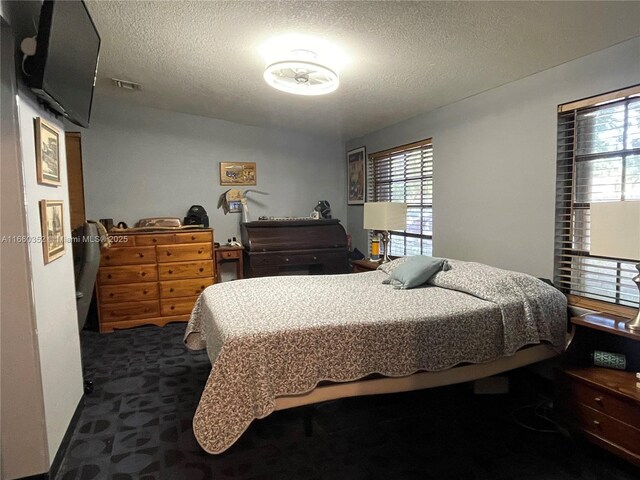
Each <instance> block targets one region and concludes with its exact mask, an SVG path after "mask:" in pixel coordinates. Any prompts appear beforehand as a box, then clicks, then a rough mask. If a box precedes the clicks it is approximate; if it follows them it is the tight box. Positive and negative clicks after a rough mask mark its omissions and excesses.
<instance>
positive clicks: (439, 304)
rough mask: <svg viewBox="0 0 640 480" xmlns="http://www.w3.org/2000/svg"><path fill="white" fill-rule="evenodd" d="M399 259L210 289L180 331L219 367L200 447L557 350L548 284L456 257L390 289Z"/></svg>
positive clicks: (201, 416) (205, 403)
mask: <svg viewBox="0 0 640 480" xmlns="http://www.w3.org/2000/svg"><path fill="white" fill-rule="evenodd" d="M394 262H396V263H394ZM394 262H391V263H390V264H387V265H386V266H385V271H383V270H380V269H379V270H376V271H372V272H367V273H359V274H351V275H325V276H281V277H264V278H253V279H247V280H240V281H235V282H226V283H220V284H216V285H213V286H211V287H208V288H207V289H206V290H205V291H204V292H203V293H202V295H201V296H200V297H199V299H198V301H197V302H196V305H195V307H194V309H193V313H192V315H191V319H190V321H189V323H188V324H187V328H186V332H185V343H186V345H187V347H188V348H190V349H194V350H198V349H204V348H206V349H207V353H208V356H209V358H210V360H211V364H212V369H211V373H210V375H209V378H208V380H207V383H206V385H205V387H204V391H203V393H202V396H201V399H200V402H199V404H198V407H197V409H196V413H195V416H194V419H193V429H194V434H195V436H196V439H197V440H198V442H199V443H200V445H201V446H202V448H203V449H204V450H205V451H207V452H209V453H221V452H223V451H225V450H226V449H227V448H229V447H230V446H231V445H232V444H233V443H234V442H235V441H236V440H237V439H238V438H239V437H240V435H242V433H243V432H244V431H245V430H246V428H247V427H248V426H249V424H250V423H251V422H252V421H253V420H254V419H258V418H264V417H266V416H267V415H269V414H270V413H272V412H273V411H275V410H279V409H284V408H291V407H295V406H300V405H305V404H311V403H316V402H320V401H325V400H330V399H335V398H341V397H347V396H354V395H368V394H377V393H388V392H397V391H407V390H415V389H419V388H428V387H433V386H439V385H447V384H452V383H459V382H465V381H469V380H474V379H477V378H483V377H487V376H490V375H493V374H496V373H500V372H503V371H507V370H510V369H513V368H518V367H521V366H524V365H527V364H530V363H534V362H538V361H541V360H544V359H546V358H551V357H553V356H554V355H557V354H558V353H560V352H561V351H562V348H563V345H564V337H565V332H566V324H567V303H566V299H565V297H564V295H563V294H561V293H560V292H559V291H558V290H556V289H555V288H553V287H551V286H549V285H547V284H545V283H544V282H541V281H540V280H538V279H536V278H534V277H531V276H529V275H526V274H522V273H516V272H510V271H506V270H501V269H497V268H493V267H489V266H487V265H482V264H478V263H472V262H460V261H454V260H450V261H449V266H450V269H449V270H447V271H440V272H438V273H436V274H435V275H434V276H433V277H431V278H430V279H429V281H428V282H427V283H426V284H425V285H424V286H422V287H419V288H415V289H410V290H402V289H394V288H393V287H392V286H390V285H385V284H383V283H382V282H383V280H385V279H386V278H388V276H389V273H391V272H392V270H393V269H394V268H396V266H397V265H399V264H400V263H401V262H398V261H394Z"/></svg>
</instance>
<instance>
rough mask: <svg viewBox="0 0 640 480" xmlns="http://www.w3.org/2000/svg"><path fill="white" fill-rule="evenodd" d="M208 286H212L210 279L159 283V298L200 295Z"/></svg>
mask: <svg viewBox="0 0 640 480" xmlns="http://www.w3.org/2000/svg"><path fill="white" fill-rule="evenodd" d="M209 285H213V278H212V277H207V278H200V279H192V280H173V281H168V282H160V298H163V299H165V298H173V297H193V296H194V295H200V293H202V291H203V290H204V289H205V288H207V287H208V286H209Z"/></svg>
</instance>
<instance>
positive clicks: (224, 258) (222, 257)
mask: <svg viewBox="0 0 640 480" xmlns="http://www.w3.org/2000/svg"><path fill="white" fill-rule="evenodd" d="M243 251H244V247H218V248H216V249H215V259H216V272H218V282H221V281H222V278H220V277H221V275H220V272H221V270H220V266H221V265H222V264H223V263H228V262H233V263H235V264H236V280H240V279H242V278H244V268H243V261H242V252H243Z"/></svg>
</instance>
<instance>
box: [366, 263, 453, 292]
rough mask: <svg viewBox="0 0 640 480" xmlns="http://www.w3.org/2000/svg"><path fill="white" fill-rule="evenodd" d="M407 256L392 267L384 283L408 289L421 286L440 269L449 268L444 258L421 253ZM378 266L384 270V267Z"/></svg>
mask: <svg viewBox="0 0 640 480" xmlns="http://www.w3.org/2000/svg"><path fill="white" fill-rule="evenodd" d="M405 258H406V260H405V261H404V262H402V263H401V264H400V265H397V266H396V267H395V268H394V269H392V271H391V273H390V274H389V278H387V279H385V280H384V281H383V282H382V283H384V284H388V285H392V286H393V287H394V288H399V289H403V290H408V289H409V288H415V287H419V286H420V285H422V284H423V283H425V282H426V281H427V280H429V279H430V278H431V277H432V276H433V275H434V274H435V273H437V272H439V271H440V270H448V269H449V265H448V264H447V261H446V260H445V259H444V258H437V257H425V256H420V255H419V256H415V257H405ZM389 263H391V262H389ZM378 268H379V269H380V270H382V268H380V267H378Z"/></svg>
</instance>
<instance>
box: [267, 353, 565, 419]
mask: <svg viewBox="0 0 640 480" xmlns="http://www.w3.org/2000/svg"><path fill="white" fill-rule="evenodd" d="M557 355H558V352H557V351H556V350H554V349H553V348H552V347H551V346H550V345H547V344H541V345H535V346H530V347H525V348H523V349H521V350H518V351H517V352H516V353H515V355H513V356H511V357H502V358H499V359H497V360H494V361H492V362H488V363H481V364H468V365H461V366H458V367H453V368H450V369H448V370H443V371H440V372H418V373H414V374H413V375H408V376H405V377H382V378H370V379H363V380H356V381H353V382H343V383H329V384H325V385H319V386H317V387H316V388H314V389H313V390H311V391H310V392H307V393H302V394H299V395H283V396H280V397H277V398H276V407H275V410H285V409H287V408H294V407H300V406H303V405H311V404H314V403H320V402H325V401H327V400H336V399H339V398H347V397H358V396H361V395H379V394H382V393H397V392H409V391H412V390H422V389H424V388H433V387H441V386H444V385H452V384H455V383H464V382H470V381H472V380H478V379H480V378H486V377H490V376H492V375H496V374H498V373H502V372H506V371H509V370H514V369H516V368H520V367H524V366H526V365H530V364H532V363H537V362H540V361H542V360H547V359H549V358H553V357H555V356H557Z"/></svg>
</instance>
